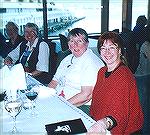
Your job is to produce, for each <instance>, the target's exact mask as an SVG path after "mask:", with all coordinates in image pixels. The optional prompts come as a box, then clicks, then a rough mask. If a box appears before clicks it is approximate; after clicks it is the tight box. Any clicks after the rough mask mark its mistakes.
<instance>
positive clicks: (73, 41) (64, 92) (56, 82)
mask: <svg viewBox="0 0 150 135" xmlns="http://www.w3.org/2000/svg"><path fill="white" fill-rule="evenodd" d="M67 38H68V45H69V49H70V50H71V52H72V54H70V55H68V56H67V57H65V58H64V59H63V60H62V61H61V63H60V65H59V67H58V68H57V71H56V74H55V75H54V77H53V79H52V81H51V82H50V83H49V87H52V88H55V89H56V90H57V94H58V95H60V96H63V97H65V98H66V99H67V100H68V101H69V102H70V103H72V104H73V105H76V106H81V105H83V104H86V103H87V102H89V101H90V99H91V96H92V91H93V88H94V86H95V83H96V80H97V72H98V70H99V69H100V68H101V67H103V66H104V63H103V61H102V60H101V59H100V58H98V57H97V56H96V55H95V54H94V53H93V52H92V50H90V49H89V48H88V44H89V41H88V34H87V33H86V31H85V30H83V29H81V28H75V29H72V30H71V31H70V32H69V33H68V37H67Z"/></svg>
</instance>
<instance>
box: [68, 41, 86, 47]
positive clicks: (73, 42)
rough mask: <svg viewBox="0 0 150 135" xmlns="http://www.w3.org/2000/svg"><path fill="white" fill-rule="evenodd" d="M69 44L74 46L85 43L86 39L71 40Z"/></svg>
mask: <svg viewBox="0 0 150 135" xmlns="http://www.w3.org/2000/svg"><path fill="white" fill-rule="evenodd" d="M68 44H69V45H71V46H74V45H79V46H80V45H84V44H85V41H84V40H69V42H68Z"/></svg>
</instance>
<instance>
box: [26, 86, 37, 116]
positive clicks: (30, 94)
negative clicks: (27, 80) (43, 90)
mask: <svg viewBox="0 0 150 135" xmlns="http://www.w3.org/2000/svg"><path fill="white" fill-rule="evenodd" d="M25 93H26V96H27V98H28V99H29V100H30V101H31V115H32V116H36V115H37V114H36V113H35V111H34V108H35V99H36V98H37V96H38V93H39V85H37V84H36V85H35V84H30V85H28V86H27V90H26V91H25Z"/></svg>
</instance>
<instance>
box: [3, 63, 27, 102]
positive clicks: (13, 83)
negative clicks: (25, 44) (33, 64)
mask: <svg viewBox="0 0 150 135" xmlns="http://www.w3.org/2000/svg"><path fill="white" fill-rule="evenodd" d="M1 73H2V76H1V78H0V82H1V89H3V90H6V94H7V95H10V94H11V96H12V97H13V98H14V99H15V98H16V94H17V90H24V89H26V88H27V86H26V78H25V72H24V69H23V67H22V64H16V65H14V66H13V67H11V68H8V67H7V66H6V65H5V66H4V67H3V68H2V69H1Z"/></svg>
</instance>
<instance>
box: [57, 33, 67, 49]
mask: <svg viewBox="0 0 150 135" xmlns="http://www.w3.org/2000/svg"><path fill="white" fill-rule="evenodd" d="M59 38H60V44H61V49H62V51H66V50H68V49H69V47H68V39H67V37H66V36H65V35H63V34H59Z"/></svg>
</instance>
